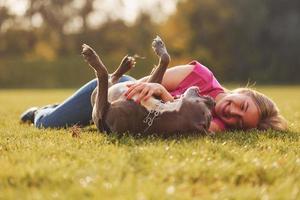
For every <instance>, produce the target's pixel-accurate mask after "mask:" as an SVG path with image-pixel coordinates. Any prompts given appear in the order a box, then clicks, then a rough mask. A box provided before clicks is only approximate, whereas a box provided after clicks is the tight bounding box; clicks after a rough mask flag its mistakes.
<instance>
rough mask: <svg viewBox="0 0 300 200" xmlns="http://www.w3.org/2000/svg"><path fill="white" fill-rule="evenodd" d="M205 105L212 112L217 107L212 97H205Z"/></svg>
mask: <svg viewBox="0 0 300 200" xmlns="http://www.w3.org/2000/svg"><path fill="white" fill-rule="evenodd" d="M203 99H204V103H205V104H206V105H207V107H208V108H209V109H210V110H211V109H213V108H214V107H215V105H216V102H215V100H214V99H213V98H211V97H210V96H203Z"/></svg>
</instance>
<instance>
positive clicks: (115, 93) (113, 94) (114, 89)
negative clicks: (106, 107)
mask: <svg viewBox="0 0 300 200" xmlns="http://www.w3.org/2000/svg"><path fill="white" fill-rule="evenodd" d="M130 83H134V82H133V81H126V82H122V83H117V84H115V85H113V86H111V87H110V88H109V89H108V101H109V102H110V103H113V102H114V101H116V100H125V96H124V94H125V92H126V91H127V90H128V87H127V85H128V84H130Z"/></svg>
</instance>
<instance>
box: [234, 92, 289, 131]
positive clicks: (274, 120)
mask: <svg viewBox="0 0 300 200" xmlns="http://www.w3.org/2000/svg"><path fill="white" fill-rule="evenodd" d="M232 92H237V93H241V94H245V95H247V96H250V97H251V98H252V99H253V100H254V102H255V103H256V105H257V107H258V110H259V116H260V117H259V122H258V125H257V129H259V130H267V129H273V130H276V131H286V130H287V129H288V124H287V121H286V120H285V119H284V118H283V117H282V116H281V115H280V113H279V109H278V107H277V105H276V104H275V103H274V101H272V100H271V99H270V98H268V97H267V96H266V95H264V94H262V93H260V92H258V91H255V90H253V89H250V88H238V89H235V90H233V91H232Z"/></svg>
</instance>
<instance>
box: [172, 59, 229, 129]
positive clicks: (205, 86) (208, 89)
mask: <svg viewBox="0 0 300 200" xmlns="http://www.w3.org/2000/svg"><path fill="white" fill-rule="evenodd" d="M189 65H194V69H193V70H192V72H191V73H190V74H189V75H188V76H187V77H185V79H183V81H181V83H179V85H178V87H177V88H176V89H175V90H173V91H170V93H171V95H172V96H178V95H181V94H183V93H184V92H185V91H186V90H187V89H188V88H189V87H191V86H198V87H199V89H200V94H201V95H203V96H204V95H206V96H210V97H212V98H213V99H215V98H216V96H217V95H218V94H220V93H223V92H224V89H223V87H222V86H221V85H220V83H219V82H218V81H217V79H216V78H215V76H214V75H213V73H212V72H211V71H210V70H209V69H208V68H207V67H205V66H204V65H202V64H200V63H199V62H198V61H192V62H191V63H189ZM212 121H213V122H214V123H216V124H217V125H218V126H219V127H220V129H221V130H226V126H225V124H224V122H223V121H222V120H221V119H219V118H218V117H217V116H216V115H215V114H214V112H213V120H212Z"/></svg>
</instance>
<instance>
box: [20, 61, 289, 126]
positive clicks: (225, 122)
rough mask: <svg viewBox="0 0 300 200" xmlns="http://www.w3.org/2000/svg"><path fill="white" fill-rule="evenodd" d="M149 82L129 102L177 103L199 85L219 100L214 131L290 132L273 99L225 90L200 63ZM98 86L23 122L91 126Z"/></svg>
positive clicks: (134, 89) (34, 111)
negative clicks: (93, 97)
mask: <svg viewBox="0 0 300 200" xmlns="http://www.w3.org/2000/svg"><path fill="white" fill-rule="evenodd" d="M129 80H131V81H132V80H135V79H134V78H132V77H130V76H126V75H124V76H122V77H121V79H120V80H119V82H124V81H129ZM145 80H147V77H145V78H142V79H141V80H139V81H137V82H136V83H135V84H131V85H128V91H127V93H126V95H127V98H128V99H130V98H131V97H132V96H134V94H137V93H138V94H139V98H138V99H137V103H138V102H139V101H141V100H142V99H145V98H149V97H150V96H151V95H156V96H158V97H160V98H161V99H162V100H163V101H165V102H166V101H173V100H174V98H176V96H178V95H181V94H183V93H184V92H185V90H186V89H187V88H189V87H191V86H198V87H199V89H200V93H201V95H208V96H210V97H212V98H213V99H214V100H215V101H216V106H215V108H214V110H213V120H212V121H211V124H210V127H209V131H211V132H222V131H226V130H234V129H241V130H247V129H254V128H257V129H259V130H267V129H273V130H278V131H284V130H286V129H287V123H286V121H285V120H284V118H283V117H282V116H281V115H280V114H279V110H278V108H277V106H276V104H275V103H274V102H273V101H272V100H271V99H269V98H268V97H266V96H265V95H264V94H261V93H259V92H257V91H255V90H252V89H249V88H238V89H235V90H232V91H228V90H226V89H224V88H223V87H222V86H221V85H220V84H219V82H218V81H217V79H216V78H215V77H214V75H213V73H212V72H211V71H210V70H209V69H208V68H206V67H205V66H203V65H202V64H200V63H199V62H197V61H193V62H191V63H189V64H187V65H181V66H175V67H172V68H170V69H168V70H167V71H166V73H165V75H164V78H163V81H162V84H157V83H146V82H145ZM96 86H97V81H96V79H94V80H92V81H90V82H88V83H87V84H85V85H84V86H83V87H81V88H80V89H79V90H78V91H77V92H76V93H75V94H73V95H72V96H71V97H69V98H68V99H66V100H65V101H64V102H63V103H61V104H59V105H50V106H45V107H42V108H37V107H33V108H30V109H28V110H27V111H25V112H24V113H23V114H22V115H21V121H22V122H28V121H29V122H31V123H34V125H35V126H36V127H38V128H42V127H43V128H62V127H70V126H73V125H75V124H76V125H79V126H86V125H89V124H90V122H91V119H92V106H91V100H90V99H91V94H92V92H93V90H94V89H95V87H96Z"/></svg>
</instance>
